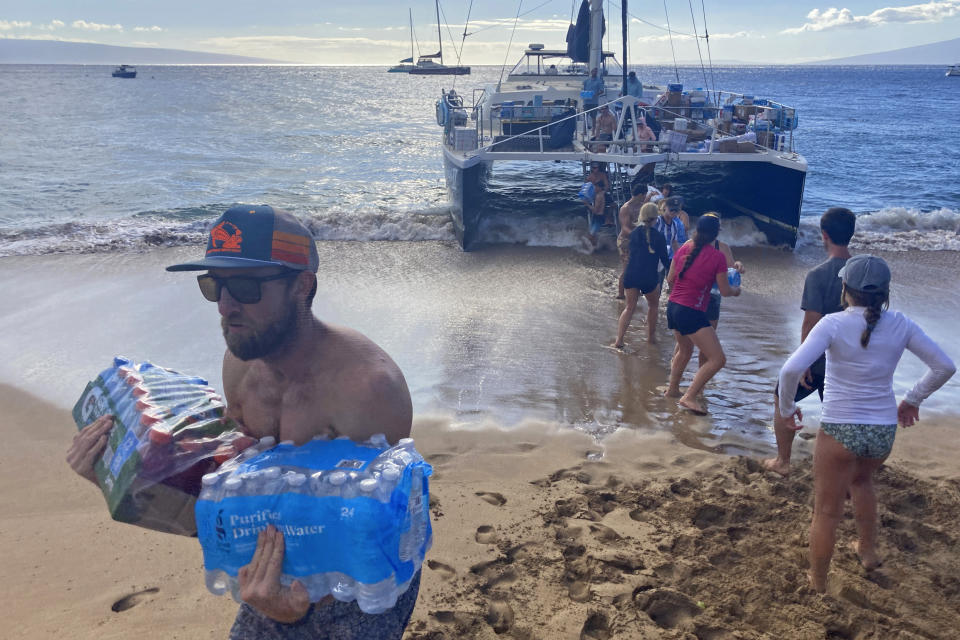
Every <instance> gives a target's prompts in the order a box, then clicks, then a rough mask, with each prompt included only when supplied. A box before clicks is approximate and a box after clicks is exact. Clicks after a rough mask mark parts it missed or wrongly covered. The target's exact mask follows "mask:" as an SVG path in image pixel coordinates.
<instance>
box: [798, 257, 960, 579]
mask: <svg viewBox="0 0 960 640" xmlns="http://www.w3.org/2000/svg"><path fill="white" fill-rule="evenodd" d="M839 275H840V277H841V278H842V279H843V301H844V305H845V307H846V308H845V309H844V311H843V312H841V313H834V314H830V315H827V316H824V317H823V318H822V319H821V320H820V322H818V323H817V325H816V326H815V327H814V328H813V329H812V330H811V331H810V333H809V334H808V335H807V339H806V340H804V342H803V344H801V345H800V347H799V348H798V349H797V350H796V351H795V352H794V353H793V355H791V356H790V358H789V359H788V360H787V362H786V363H785V364H784V365H783V369H781V371H780V388H781V389H795V388H796V387H797V384H798V383H799V382H800V377H801V376H802V375H803V373H804V371H806V370H807V368H808V367H809V366H810V365H811V364H813V362H814V361H815V360H816V359H817V358H819V357H820V355H822V354H823V353H824V352H826V354H827V371H826V386H825V389H824V394H823V412H822V415H821V420H820V432H819V433H818V434H817V442H816V448H815V450H814V457H813V476H814V506H813V523H812V524H811V526H810V586H811V587H812V588H813V589H814V590H816V591H819V592H823V591H825V590H826V586H827V570H828V569H829V566H830V557H831V556H832V555H833V547H834V543H835V541H836V531H837V525H838V524H839V522H840V519H841V517H842V516H843V502H844V500H845V499H846V496H847V492H848V491H849V494H850V497H851V499H852V500H853V509H854V515H855V517H856V524H857V535H858V538H859V539H858V541H857V543H856V550H857V553H858V555H859V556H860V562H861V563H862V564H863V566H864V567H865V568H866V569H872V568H874V567H877V566H878V565H879V564H880V558H879V556H878V555H877V498H876V494H875V493H874V487H873V473H874V471H876V470H877V469H878V468H880V466H881V465H882V464H883V461H884V460H886V458H887V456H888V455H889V454H890V450H891V448H892V447H893V440H894V436H895V434H896V429H897V423H898V422H899V423H900V425H902V426H904V427H909V426H911V425H912V424H913V423H914V422H916V421H917V420H919V417H920V410H919V406H920V403H921V402H922V401H923V400H924V399H926V398H927V396H929V395H930V394H931V393H933V392H934V391H936V390H937V389H939V388H940V387H941V386H943V384H944V383H945V382H946V381H947V380H949V379H950V377H951V376H952V375H953V374H954V372H955V371H956V367H955V366H954V364H953V362H952V361H951V360H950V358H949V357H947V355H946V354H945V353H944V352H943V350H942V349H941V348H940V347H939V346H937V344H936V343H935V342H934V341H933V340H931V339H930V338H929V337H928V336H927V335H926V334H925V333H924V332H923V330H922V329H920V327H918V326H917V325H916V324H915V323H914V322H913V321H912V320H910V319H909V318H907V317H906V316H905V315H903V314H902V313H900V312H899V311H887V310H886V309H887V306H888V303H889V297H890V296H889V286H890V269H889V268H888V267H887V264H886V263H885V262H884V261H883V260H882V259H881V258H877V257H875V256H870V255H858V256H854V257H853V258H850V260H848V261H847V264H846V265H845V266H844V268H843V269H841V270H840V274H839ZM905 349H908V350H910V351H911V352H912V353H914V354H915V355H916V356H917V357H919V358H920V359H921V360H922V361H923V362H924V363H925V364H926V365H927V366H928V367H930V370H929V371H928V372H927V373H926V374H925V375H924V376H923V378H921V379H920V381H919V382H917V384H916V385H915V386H914V387H913V389H911V390H910V391H909V392H907V394H906V396H905V397H904V399H903V400H902V401H901V402H900V405H899V406H898V405H897V400H896V397H895V396H894V393H893V372H894V370H895V369H896V367H897V363H898V362H899V361H900V357H901V356H902V355H903V352H904V350H905ZM779 411H780V415H781V416H782V417H783V418H784V419H786V420H787V422H788V425H789V426H790V427H791V428H793V429H799V428H801V427H800V426H797V419H800V418H802V414H801V412H800V409H799V408H797V406H796V404H795V403H794V400H793V396H792V395H791V394H788V393H785V394H782V395H781V396H780V407H779Z"/></svg>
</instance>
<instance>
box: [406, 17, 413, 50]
mask: <svg viewBox="0 0 960 640" xmlns="http://www.w3.org/2000/svg"><path fill="white" fill-rule="evenodd" d="M407 11H409V12H410V62H413V9H410V8H407Z"/></svg>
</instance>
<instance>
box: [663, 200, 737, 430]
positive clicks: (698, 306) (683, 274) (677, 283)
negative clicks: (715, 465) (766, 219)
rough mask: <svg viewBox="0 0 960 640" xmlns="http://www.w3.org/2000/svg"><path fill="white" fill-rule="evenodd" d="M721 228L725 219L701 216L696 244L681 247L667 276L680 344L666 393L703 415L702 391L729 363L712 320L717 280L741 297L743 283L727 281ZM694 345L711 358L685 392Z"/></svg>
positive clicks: (723, 291) (671, 320)
mask: <svg viewBox="0 0 960 640" xmlns="http://www.w3.org/2000/svg"><path fill="white" fill-rule="evenodd" d="M719 232H720V219H719V218H716V217H713V216H700V219H699V220H697V231H696V233H695V234H694V236H693V242H690V243H685V244H684V245H683V246H682V247H680V248H679V249H678V250H677V253H676V255H675V257H674V260H673V262H672V263H670V273H669V275H667V282H668V283H669V284H670V301H669V302H668V303H667V327H669V328H670V329H671V330H672V331H673V335H674V337H675V338H676V340H677V345H676V348H675V349H674V353H673V360H672V361H671V363H670V382H669V384H668V385H667V390H666V392H665V393H664V395H666V396H667V397H670V398H677V404H678V405H680V406H681V407H683V408H684V409H687V410H689V411H692V412H693V413H696V414H699V415H706V413H707V410H706V408H705V407H704V406H703V405H701V404H700V401H699V399H698V398H697V395H699V393H700V392H701V391H702V390H703V388H704V386H706V384H707V382H709V381H710V379H711V378H713V376H715V375H716V374H717V372H718V371H720V369H722V368H723V367H724V365H725V364H726V362H727V359H726V356H725V355H724V354H723V347H722V346H720V340H718V339H717V332H716V331H714V330H713V327H712V326H711V325H710V321H709V320H707V313H706V310H707V304H708V302H709V298H710V287H711V285H712V284H713V283H714V282H716V283H717V287H719V289H720V295H724V296H738V295H740V287H731V286H730V282H729V281H728V280H727V259H726V258H725V257H724V256H723V254H722V253H721V252H720V251H719V250H718V249H715V248H714V247H713V241H714V240H716V239H717V234H718V233H719ZM694 347H697V348H698V349H700V353H703V354H705V355H706V360H705V362H704V363H703V364H702V365H700V367H699V368H698V369H697V373H696V374H694V376H693V380H692V381H691V382H690V386H689V387H687V390H686V392H684V393H682V394H681V393H680V380H681V378H683V371H684V369H686V368H687V363H689V362H690V357H691V356H692V355H693V348H694Z"/></svg>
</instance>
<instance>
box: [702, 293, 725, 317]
mask: <svg viewBox="0 0 960 640" xmlns="http://www.w3.org/2000/svg"><path fill="white" fill-rule="evenodd" d="M721 300H723V298H722V297H721V296H720V294H719V293H715V292H713V293H711V294H710V304H708V305H707V311H706V314H707V320H709V321H710V322H717V321H718V320H720V301H721Z"/></svg>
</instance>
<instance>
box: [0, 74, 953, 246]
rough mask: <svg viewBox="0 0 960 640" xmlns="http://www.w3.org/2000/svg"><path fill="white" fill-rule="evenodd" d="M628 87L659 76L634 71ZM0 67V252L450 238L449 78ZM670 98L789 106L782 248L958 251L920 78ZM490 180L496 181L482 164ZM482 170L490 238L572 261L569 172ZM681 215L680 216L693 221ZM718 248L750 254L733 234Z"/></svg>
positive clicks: (775, 77)
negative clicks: (306, 226) (823, 220)
mask: <svg viewBox="0 0 960 640" xmlns="http://www.w3.org/2000/svg"><path fill="white" fill-rule="evenodd" d="M637 69H638V73H639V75H640V77H641V78H642V79H643V80H644V81H653V82H657V83H664V82H667V81H674V80H675V76H674V70H673V69H672V68H667V67H638V68H637ZM109 72H110V68H109V67H103V66H69V65H67V66H55V65H37V66H31V65H0V113H3V114H4V116H5V117H4V124H3V127H2V128H0V149H2V154H0V256H9V255H30V254H42V253H49V252H91V251H113V250H118V249H129V248H135V247H138V246H144V245H146V246H151V245H176V244H183V243H193V242H195V241H197V239H198V238H200V237H201V236H202V233H203V229H204V226H205V223H207V222H208V221H209V220H211V219H212V218H213V217H215V216H216V215H218V213H219V212H221V211H222V210H223V209H224V208H226V207H228V206H229V205H231V204H234V203H240V202H243V203H251V202H253V203H261V202H262V203H270V204H273V205H277V206H282V207H287V208H289V209H291V210H293V211H294V212H296V213H297V214H299V215H301V216H304V217H305V218H307V219H308V220H309V221H310V224H311V227H312V229H313V231H314V233H315V235H316V237H317V238H318V239H320V240H351V241H369V240H386V241H404V242H417V241H426V240H440V241H453V232H452V228H451V225H450V222H449V213H448V205H447V199H446V191H445V187H444V183H443V173H442V161H441V156H440V150H439V136H440V130H439V127H437V126H436V124H435V120H434V100H435V99H436V97H437V96H438V95H439V93H440V89H441V88H450V87H451V86H455V87H456V88H457V90H458V91H460V92H461V93H465V94H466V95H468V96H469V95H470V92H471V90H472V89H473V88H474V87H480V86H483V85H484V84H486V83H489V82H494V81H496V79H497V78H498V77H499V75H500V72H501V70H500V68H498V67H479V68H475V70H474V73H473V75H471V76H464V77H417V76H407V75H405V74H388V73H385V70H384V69H382V68H375V67H344V68H337V67H270V66H255V67H218V66H154V67H150V66H146V67H140V68H139V76H138V77H137V78H136V79H135V80H122V79H117V78H112V77H111V76H110V73H109ZM679 74H680V80H681V81H682V82H683V83H684V86H685V87H686V88H693V87H698V86H704V87H711V88H713V87H715V88H717V89H725V90H730V91H736V92H743V93H749V94H753V95H755V96H757V97H768V98H770V99H775V100H777V101H779V102H782V103H784V104H788V105H792V106H795V107H796V108H797V110H798V117H799V128H798V129H797V130H796V132H795V136H796V141H797V147H798V149H799V151H800V152H801V153H803V154H804V155H805V156H806V158H807V161H808V163H809V167H810V169H809V174H808V178H807V186H806V191H805V197H804V204H803V215H804V217H805V222H804V224H803V225H802V233H801V243H802V242H808V241H813V242H814V243H815V242H817V234H816V218H817V216H819V215H820V213H822V212H823V211H824V210H825V209H826V208H827V207H829V206H833V205H843V206H847V207H849V208H851V209H852V210H854V211H855V212H856V213H857V214H858V215H859V216H860V224H859V231H860V233H859V234H858V237H859V239H860V240H861V241H863V242H864V243H866V244H869V245H872V246H876V247H878V248H883V249H887V250H910V249H919V250H925V249H927V250H936V249H949V250H958V249H960V237H958V236H957V234H956V231H957V227H958V225H960V184H958V183H957V180H956V175H957V170H958V168H960V126H957V124H956V121H957V118H958V115H957V110H956V105H957V104H958V103H960V102H958V98H960V82H958V81H957V79H956V78H945V77H944V75H943V70H942V69H941V68H939V67H809V66H778V67H729V68H718V69H716V70H714V72H712V73H708V74H707V75H706V76H704V74H703V73H702V72H701V70H700V69H695V68H683V69H680V70H679ZM502 166H503V167H504V168H502V169H501V167H502ZM531 169H532V167H530V166H525V165H524V164H523V163H513V164H511V165H497V167H496V169H495V172H494V176H493V180H492V185H491V187H492V197H491V199H490V211H489V215H488V216H487V219H486V220H485V222H484V226H483V228H482V237H483V239H484V240H486V241H487V242H489V243H494V244H496V243H508V244H509V243H520V244H526V245H540V246H559V247H573V248H578V249H579V248H582V247H583V246H584V237H585V234H586V226H585V223H584V220H583V219H582V208H581V207H580V206H579V204H578V203H577V201H576V196H575V193H576V189H577V187H578V185H579V176H578V174H577V168H576V167H568V166H561V165H555V166H554V167H551V168H549V169H548V170H547V171H546V173H544V172H543V166H542V165H540V166H539V167H537V168H536V169H537V170H536V171H532V170H531ZM692 213H697V212H692ZM727 235H728V238H727V239H728V240H730V241H731V243H733V244H736V245H753V244H762V243H763V239H762V236H761V235H760V234H758V233H756V230H755V229H753V228H752V225H751V224H750V223H749V222H748V221H744V223H742V224H738V225H731V227H730V229H728V230H727Z"/></svg>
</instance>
